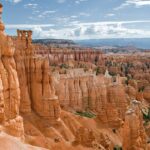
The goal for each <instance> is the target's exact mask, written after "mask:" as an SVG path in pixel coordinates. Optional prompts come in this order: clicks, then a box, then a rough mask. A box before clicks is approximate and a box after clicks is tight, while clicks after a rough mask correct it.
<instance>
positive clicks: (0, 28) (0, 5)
mask: <svg viewBox="0 0 150 150" xmlns="http://www.w3.org/2000/svg"><path fill="white" fill-rule="evenodd" d="M2 13H3V5H2V4H1V3H0V31H4V29H5V27H4V24H3V23H2Z"/></svg>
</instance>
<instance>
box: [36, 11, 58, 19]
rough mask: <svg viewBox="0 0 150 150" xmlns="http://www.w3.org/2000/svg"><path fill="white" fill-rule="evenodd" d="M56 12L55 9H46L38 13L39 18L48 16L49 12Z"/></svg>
mask: <svg viewBox="0 0 150 150" xmlns="http://www.w3.org/2000/svg"><path fill="white" fill-rule="evenodd" d="M54 13H56V10H46V11H44V12H42V13H40V14H39V15H38V17H39V18H45V17H48V16H49V15H50V14H54Z"/></svg>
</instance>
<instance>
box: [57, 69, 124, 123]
mask: <svg viewBox="0 0 150 150" xmlns="http://www.w3.org/2000/svg"><path fill="white" fill-rule="evenodd" d="M57 79H58V81H57V83H58V84H56V86H55V87H56V94H57V95H58V99H59V101H60V105H61V106H62V108H64V109H65V110H67V109H72V110H73V111H93V112H95V113H97V114H98V116H99V118H100V120H101V121H102V122H103V123H108V124H109V125H110V124H111V123H112V124H113V122H114V125H115V122H120V121H121V119H124V115H125V111H126V107H127V99H126V94H125V88H124V87H123V85H122V84H121V83H120V81H119V80H120V79H118V80H117V81H116V82H112V81H111V80H112V79H111V78H108V77H104V76H98V77H97V76H95V75H93V74H90V73H85V72H84V71H83V70H81V69H77V70H72V71H69V72H68V73H67V74H65V75H60V76H59V75H58V78H57ZM119 118H120V119H119Z"/></svg>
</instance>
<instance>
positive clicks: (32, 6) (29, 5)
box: [24, 3, 38, 9]
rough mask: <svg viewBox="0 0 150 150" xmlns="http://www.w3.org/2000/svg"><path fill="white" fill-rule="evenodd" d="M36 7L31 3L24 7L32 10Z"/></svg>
mask: <svg viewBox="0 0 150 150" xmlns="http://www.w3.org/2000/svg"><path fill="white" fill-rule="evenodd" d="M37 6H38V4H33V3H28V4H25V5H24V7H25V8H32V9H35V8H37Z"/></svg>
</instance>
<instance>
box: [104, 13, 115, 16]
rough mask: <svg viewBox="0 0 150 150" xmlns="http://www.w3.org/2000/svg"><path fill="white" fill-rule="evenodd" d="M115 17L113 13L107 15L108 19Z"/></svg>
mask: <svg viewBox="0 0 150 150" xmlns="http://www.w3.org/2000/svg"><path fill="white" fill-rule="evenodd" d="M113 16H115V14H113V13H109V14H106V17H113Z"/></svg>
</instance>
